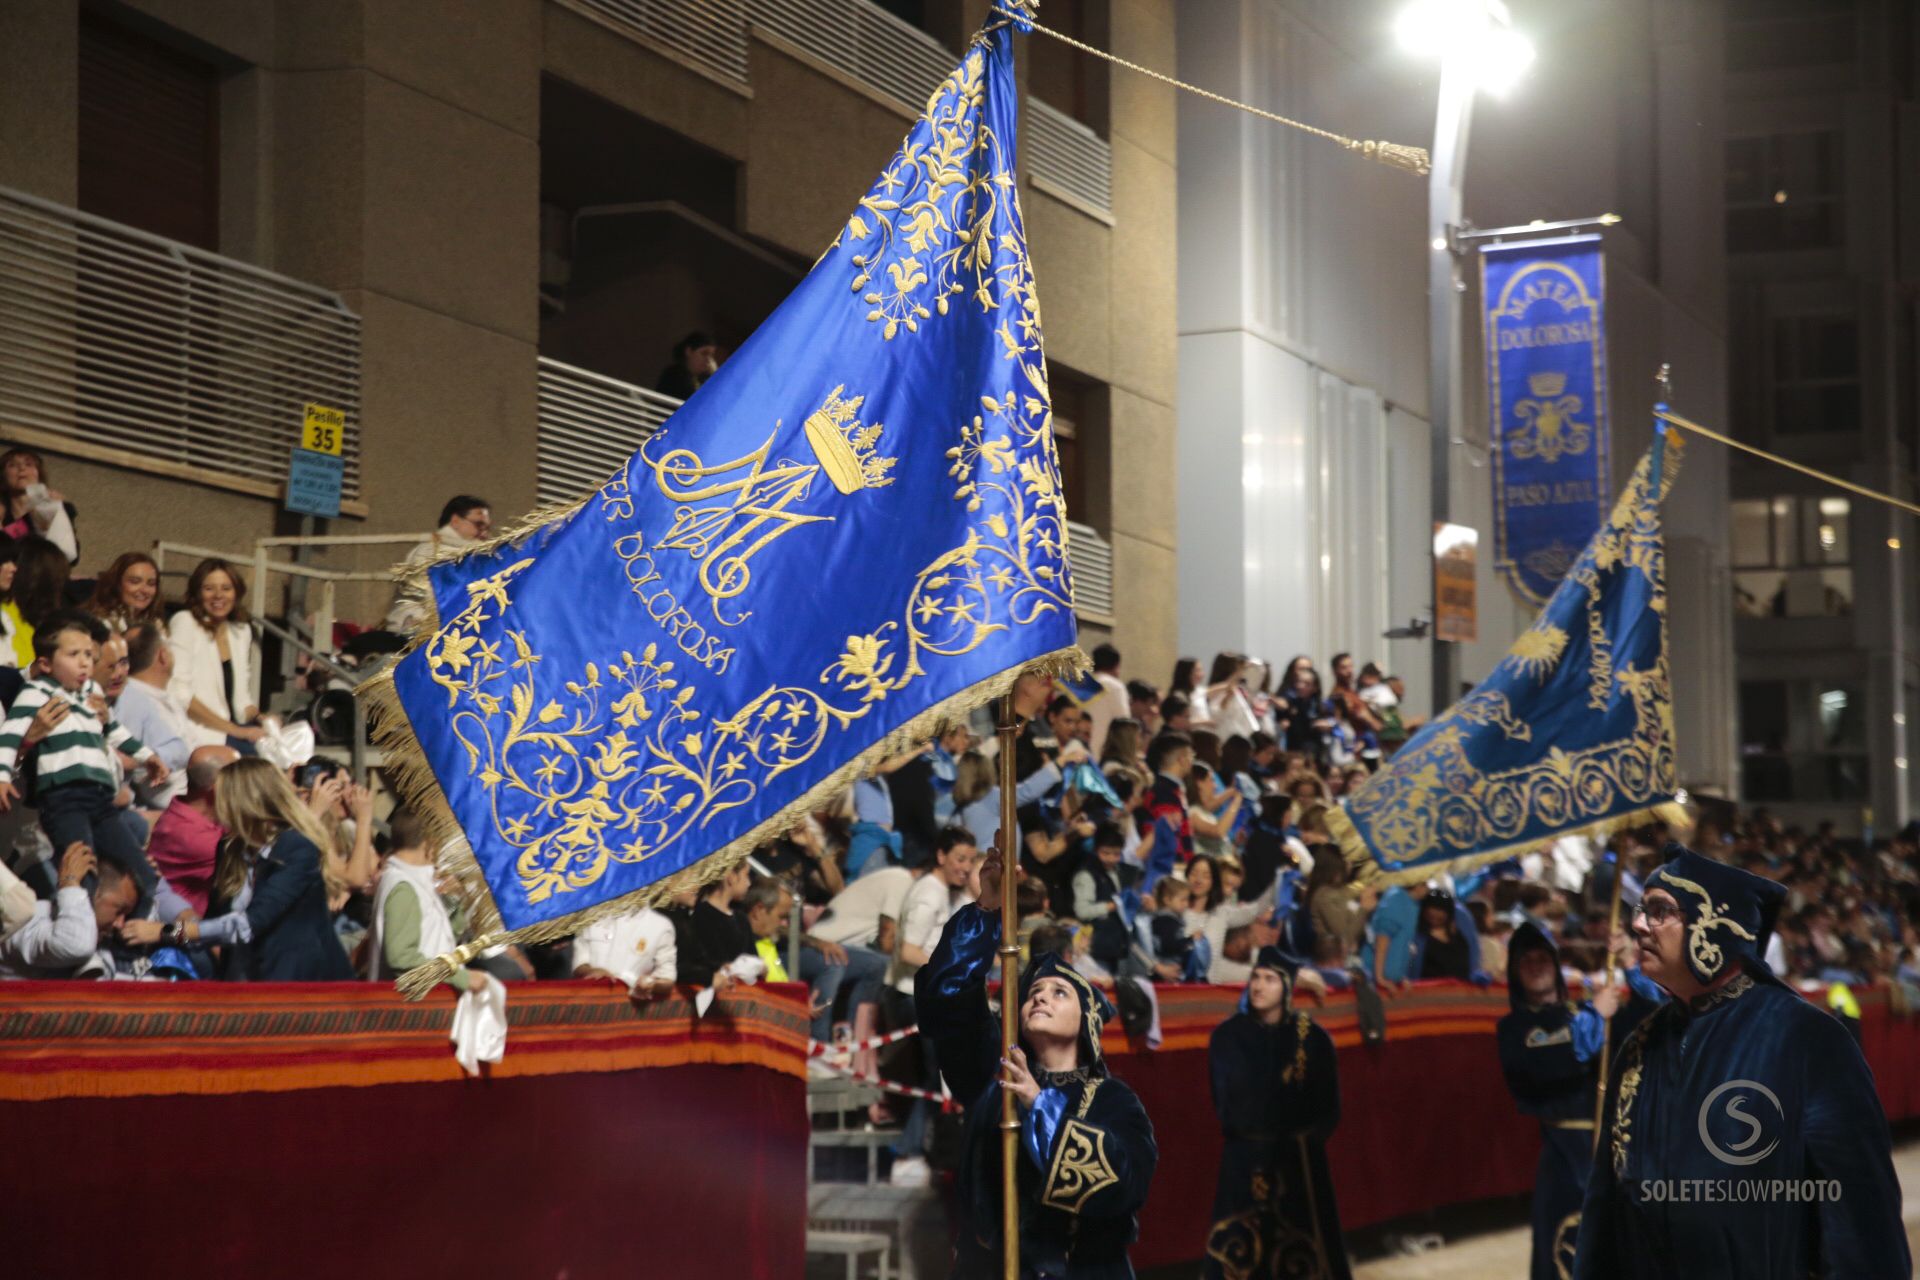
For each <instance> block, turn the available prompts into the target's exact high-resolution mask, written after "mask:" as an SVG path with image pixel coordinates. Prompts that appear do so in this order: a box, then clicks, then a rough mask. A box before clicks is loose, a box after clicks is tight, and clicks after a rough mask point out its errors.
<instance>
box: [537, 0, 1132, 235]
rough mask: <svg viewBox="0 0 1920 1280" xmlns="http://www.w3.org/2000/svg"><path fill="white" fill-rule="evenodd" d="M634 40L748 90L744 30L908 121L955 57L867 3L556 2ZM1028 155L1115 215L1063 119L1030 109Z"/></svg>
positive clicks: (1094, 165)
mask: <svg viewBox="0 0 1920 1280" xmlns="http://www.w3.org/2000/svg"><path fill="white" fill-rule="evenodd" d="M560 3H562V4H564V5H566V6H567V7H568V8H571V9H575V10H578V11H580V12H582V13H585V14H587V15H588V16H590V17H593V18H594V19H596V20H598V21H601V22H604V23H606V24H607V25H609V26H611V27H612V28H614V29H615V30H618V31H620V32H622V33H624V34H626V35H628V36H630V37H631V38H633V39H634V40H637V41H639V42H640V43H642V44H645V45H648V46H651V47H653V48H657V49H662V50H665V51H666V52H668V53H669V54H671V55H672V56H674V57H675V58H678V59H679V60H681V61H683V62H688V63H690V64H692V65H693V66H695V67H698V68H699V69H700V70H702V71H705V72H708V73H709V74H711V75H715V76H718V77H720V78H721V79H724V80H727V81H730V82H733V83H736V84H740V85H745V84H746V83H747V79H748V63H747V35H748V29H749V26H751V27H753V28H757V29H759V30H761V31H764V32H765V33H767V34H768V35H770V36H772V37H775V38H776V39H778V40H780V41H781V42H782V43H784V44H787V45H789V46H791V47H792V48H795V49H798V50H799V51H800V52H801V53H803V54H805V55H806V56H807V57H809V58H811V59H813V60H814V61H816V62H818V63H820V64H821V65H823V66H826V67H829V68H831V69H832V70H834V71H836V72H838V73H839V74H841V75H843V76H845V77H847V78H848V79H849V80H851V81H853V82H854V83H856V84H860V85H864V86H866V87H867V88H868V89H871V90H872V91H873V92H874V93H876V94H877V95H879V96H880V97H882V98H884V99H886V100H888V101H890V102H893V103H895V104H897V105H898V106H900V107H901V108H903V109H904V110H906V111H909V112H913V113H916V114H917V113H918V112H919V111H920V110H922V109H923V108H924V107H925V106H926V104H927V98H928V97H929V96H930V95H931V94H932V93H933V91H934V90H935V89H937V88H938V87H939V86H940V81H941V80H942V79H943V78H944V77H945V76H946V74H947V72H948V71H950V70H951V69H952V68H953V61H954V58H953V51H952V50H950V49H948V48H947V47H946V46H945V45H943V44H941V43H940V42H939V41H938V40H935V39H934V38H933V37H932V36H930V35H928V34H927V33H926V32H924V31H922V30H920V28H918V27H916V26H914V25H913V24H912V23H909V22H904V21H902V20H901V19H899V18H896V17H895V16H894V15H892V14H891V13H888V12H887V11H886V10H885V9H882V8H880V7H879V6H877V5H875V4H873V3H871V0H560ZM1027 108H1028V110H1027V118H1026V122H1025V129H1026V142H1027V147H1026V154H1027V163H1028V166H1029V169H1030V171H1031V173H1032V175H1033V177H1034V179H1035V180H1036V181H1038V182H1039V183H1040V185H1042V186H1043V187H1045V188H1046V189H1047V190H1049V191H1051V192H1053V194H1055V195H1058V196H1064V197H1065V198H1067V199H1068V200H1071V201H1073V202H1074V203H1075V204H1078V205H1080V206H1081V207H1082V208H1084V209H1086V210H1087V211H1088V212H1090V213H1093V214H1094V215H1095V216H1097V217H1100V218H1103V219H1111V217H1112V215H1113V151H1112V148H1111V147H1110V146H1109V145H1108V143H1107V140H1106V139H1105V138H1102V137H1101V136H1100V135H1099V134H1097V133H1095V132H1094V131H1093V130H1091V129H1089V128H1087V126H1085V125H1084V124H1081V123H1080V122H1079V121H1078V120H1075V119H1073V118H1072V117H1071V116H1069V115H1067V114H1066V113H1065V112H1063V111H1060V110H1059V109H1057V108H1055V107H1050V106H1048V105H1047V104H1046V103H1044V102H1041V101H1039V100H1038V99H1036V98H1028V99H1027Z"/></svg>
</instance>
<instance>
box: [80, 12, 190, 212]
mask: <svg viewBox="0 0 1920 1280" xmlns="http://www.w3.org/2000/svg"><path fill="white" fill-rule="evenodd" d="M219 152H220V83H219V72H218V70H217V69H216V68H214V67H212V66H210V65H208V64H207V63H204V62H201V61H199V60H197V59H195V58H192V57H189V56H187V55H186V54H183V53H179V52H176V51H175V50H173V49H170V48H167V47H166V46H165V45H162V44H158V43H156V42H155V41H152V40H149V39H148V38H147V37H145V36H143V35H139V34H137V33H136V32H132V31H128V30H126V29H125V28H123V27H118V26H115V25H113V24H112V23H109V22H106V21H104V20H102V19H100V18H97V17H95V16H94V15H92V14H83V15H82V17H81V20H80V153H79V179H80V182H79V186H80V208H81V210H82V211H83V212H86V213H92V214H98V215H99V216H100V217H102V218H110V219H112V220H113V221H115V222H118V223H121V224H122V225H125V226H129V227H138V228H139V229H140V230H142V231H150V232H152V233H154V234H155V235H160V236H165V237H167V238H168V239H169V240H179V241H182V242H184V243H186V244H190V245H193V246H195V247H196V248H200V249H210V250H217V249H219V247H220V161H219Z"/></svg>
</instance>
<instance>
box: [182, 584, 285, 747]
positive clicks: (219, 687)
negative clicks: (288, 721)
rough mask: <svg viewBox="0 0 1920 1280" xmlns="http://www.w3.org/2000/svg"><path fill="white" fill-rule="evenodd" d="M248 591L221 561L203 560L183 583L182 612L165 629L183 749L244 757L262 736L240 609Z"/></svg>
mask: <svg viewBox="0 0 1920 1280" xmlns="http://www.w3.org/2000/svg"><path fill="white" fill-rule="evenodd" d="M246 597H247V587H246V584H245V583H244V582H242V581H241V580H240V575H239V574H238V573H236V572H234V569H233V566H232V565H230V564H228V563H227V562H226V561H225V560H213V559H208V560H202V561H201V562H200V564H199V566H198V567H196V568H195V569H194V571H193V575H192V576H191V577H189V578H188V579H187V607H186V608H185V609H182V610H181V611H180V612H179V613H176V614H174V615H173V620H172V621H171V622H169V623H168V624H167V634H168V638H169V639H170V640H171V642H172V645H173V679H172V681H170V682H169V683H168V686H167V689H168V692H170V693H171V694H172V695H173V697H174V700H175V702H176V704H178V705H180V706H184V707H186V709H187V720H188V722H189V723H188V726H187V728H188V734H187V745H189V746H192V747H205V746H221V745H226V746H230V747H233V748H234V749H235V750H237V751H239V752H241V753H242V754H245V755H252V754H253V753H254V747H253V744H254V743H256V742H258V741H259V740H260V739H261V738H262V737H264V736H265V731H264V730H263V729H261V728H260V727H259V726H258V725H257V724H255V723H254V722H255V721H256V720H258V719H259V718H260V706H259V694H258V693H257V692H256V691H255V686H254V669H253V668H254V660H253V631H252V629H251V628H249V627H248V626H247V611H246V609H245V608H244V607H243V605H242V601H244V600H245V599H246Z"/></svg>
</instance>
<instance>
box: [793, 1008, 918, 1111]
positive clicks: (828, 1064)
mask: <svg viewBox="0 0 1920 1280" xmlns="http://www.w3.org/2000/svg"><path fill="white" fill-rule="evenodd" d="M919 1031H920V1028H919V1027H902V1028H901V1029H900V1030H898V1031H889V1032H887V1033H886V1034H885V1035H878V1036H868V1037H867V1038H866V1039H865V1040H854V1041H851V1042H849V1043H847V1044H825V1043H822V1042H821V1041H819V1040H809V1041H807V1057H809V1058H817V1059H821V1060H822V1061H821V1063H820V1065H821V1066H823V1067H825V1068H826V1069H827V1070H829V1071H832V1072H835V1073H837V1074H839V1075H843V1076H845V1077H847V1078H848V1079H849V1080H857V1081H859V1082H860V1083H861V1084H870V1085H872V1086H874V1087H875V1088H876V1089H884V1090H886V1091H887V1092H888V1093H898V1094H903V1095H905V1096H906V1097H909V1098H925V1099H926V1100H927V1101H929V1102H937V1103H939V1104H940V1107H941V1109H942V1110H946V1111H950V1110H952V1109H953V1106H954V1103H953V1099H952V1098H951V1097H949V1096H948V1095H947V1094H946V1093H944V1092H942V1093H934V1092H932V1091H931V1090H928V1089H916V1088H914V1087H913V1086H912V1085H910V1084H901V1083H899V1082H898V1081H895V1080H888V1079H885V1078H883V1077H881V1076H878V1075H875V1074H874V1073H873V1072H871V1071H859V1070H856V1069H855V1068H854V1067H853V1066H852V1065H851V1064H850V1062H849V1061H848V1059H850V1058H851V1057H852V1055H854V1054H856V1053H861V1052H864V1051H865V1050H868V1049H878V1048H879V1047H880V1046H881V1045H883V1044H894V1043H897V1042H898V1041H901V1040H905V1039H906V1038H907V1037H908V1036H911V1035H917V1034H919ZM832 1059H839V1061H833V1060H832Z"/></svg>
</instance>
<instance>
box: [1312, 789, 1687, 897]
mask: <svg viewBox="0 0 1920 1280" xmlns="http://www.w3.org/2000/svg"><path fill="white" fill-rule="evenodd" d="M1649 822H1664V823H1666V824H1668V825H1669V826H1677V827H1691V826H1692V825H1693V818H1692V817H1691V816H1690V815H1689V814H1688V813H1687V811H1686V809H1685V808H1684V807H1683V806H1681V805H1680V804H1679V803H1678V802H1677V801H1673V800H1663V801H1661V802H1660V803H1658V804H1655V805H1650V806H1648V807H1647V808H1645V809H1633V810H1630V811H1629V812H1626V813H1622V814H1616V815H1614V816H1613V817H1611V818H1602V819H1600V821H1598V822H1590V823H1588V824H1587V825H1586V826H1583V827H1569V828H1567V829H1566V830H1565V831H1556V832H1554V833H1553V834H1552V835H1550V836H1535V837H1533V838H1532V839H1529V840H1521V841H1517V842H1515V843H1513V844H1504V845H1501V846H1500V847H1499V848H1497V849H1488V850H1486V851H1484V852H1481V853H1471V854H1466V855H1463V856H1461V857H1458V858H1449V859H1447V860H1446V861H1444V862H1432V863H1427V864H1426V865H1424V866H1419V867H1402V868H1400V869H1399V870H1389V869H1387V868H1386V867H1383V866H1381V865H1380V864H1379V863H1378V862H1377V861H1375V860H1374V856H1373V851H1372V850H1371V849H1369V848H1367V842H1366V841H1365V840H1363V839H1362V838H1361V836H1360V830H1359V828H1358V827H1355V826H1354V825H1353V820H1352V819H1351V818H1349V817H1347V813H1346V810H1344V809H1340V808H1334V809H1329V810H1328V811H1327V832H1328V834H1330V835H1332V836H1333V838H1334V841H1335V843H1337V844H1338V845H1339V846H1340V853H1341V856H1342V857H1344V858H1345V859H1346V861H1347V867H1348V868H1349V869H1350V870H1351V871H1352V872H1353V878H1354V880H1355V881H1356V882H1357V883H1360V884H1373V885H1396V884H1398V885H1409V884H1424V883H1425V882H1427V881H1428V880H1431V879H1433V877H1435V876H1437V875H1441V874H1451V875H1456V876H1457V875H1460V874H1461V873H1463V872H1467V871H1472V870H1474V869H1476V868H1478V867H1484V866H1486V865H1487V864H1488V863H1489V862H1499V861H1500V860H1501V859H1503V858H1511V857H1515V856H1517V855H1518V854H1521V853H1525V852H1527V851H1529V850H1533V849H1537V848H1539V847H1540V846H1541V845H1543V844H1545V843H1546V842H1547V841H1549V840H1558V839H1560V838H1561V837H1562V836H1590V837H1592V838H1593V839H1596V840H1603V839H1605V838H1606V837H1608V836H1610V835H1612V834H1613V833H1614V832H1616V831H1624V830H1626V829H1627V828H1629V827H1640V826H1645V825H1646V824H1647V823H1649Z"/></svg>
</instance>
